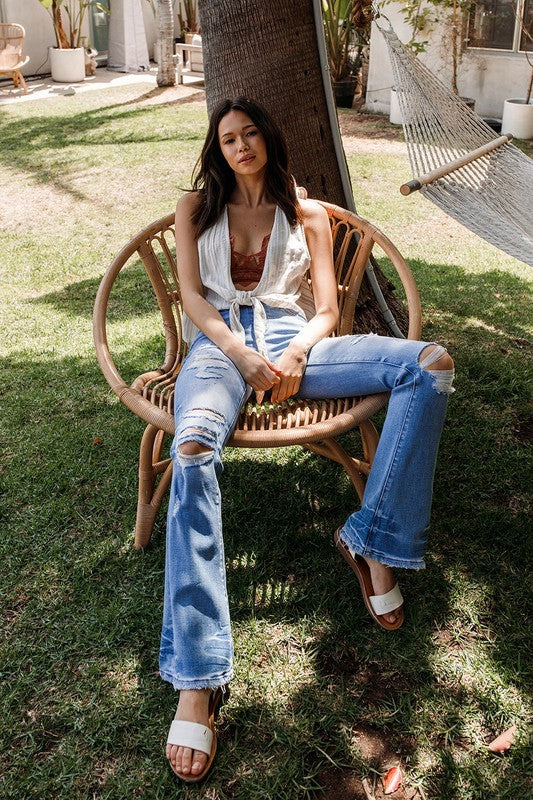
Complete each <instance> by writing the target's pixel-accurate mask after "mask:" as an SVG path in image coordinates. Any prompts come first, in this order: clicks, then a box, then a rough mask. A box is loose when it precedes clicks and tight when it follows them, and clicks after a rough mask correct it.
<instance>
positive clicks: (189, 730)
mask: <svg viewBox="0 0 533 800" xmlns="http://www.w3.org/2000/svg"><path fill="white" fill-rule="evenodd" d="M167 744H177V745H180V746H181V747H190V748H191V750H201V751H202V753H207V755H209V754H210V753H211V745H212V744H213V731H212V730H211V728H208V727H207V726H206V725H200V723H198V722H187V720H184V719H175V720H173V722H172V724H171V726H170V730H169V732H168V739H167Z"/></svg>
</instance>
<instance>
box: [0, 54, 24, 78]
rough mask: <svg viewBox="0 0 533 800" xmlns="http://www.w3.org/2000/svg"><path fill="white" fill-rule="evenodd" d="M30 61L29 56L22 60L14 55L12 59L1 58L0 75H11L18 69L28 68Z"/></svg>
mask: <svg viewBox="0 0 533 800" xmlns="http://www.w3.org/2000/svg"><path fill="white" fill-rule="evenodd" d="M29 60H30V57H29V56H26V58H22V59H21V58H20V56H19V55H17V54H13V55H12V57H11V58H2V57H1V56H0V73H2V74H3V73H6V74H7V73H10V72H13V71H14V70H16V69H22V67H24V66H26V64H27V63H28V61H29Z"/></svg>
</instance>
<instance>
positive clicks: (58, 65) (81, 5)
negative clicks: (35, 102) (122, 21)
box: [39, 0, 109, 83]
mask: <svg viewBox="0 0 533 800" xmlns="http://www.w3.org/2000/svg"><path fill="white" fill-rule="evenodd" d="M39 2H40V3H41V5H42V6H44V8H46V10H47V11H48V12H49V14H50V16H51V18H52V25H53V26H54V34H55V37H56V46H55V47H50V67H51V71H52V80H54V81H58V82H59V83H78V82H81V81H83V80H85V46H84V44H85V43H84V37H83V36H82V27H83V21H84V17H85V12H86V10H87V8H88V7H89V6H96V8H98V10H99V11H104V12H105V13H109V12H108V10H107V9H106V8H105V7H104V6H102V5H101V4H100V3H98V2H96V0H39Z"/></svg>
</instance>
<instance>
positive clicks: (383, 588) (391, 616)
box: [363, 556, 400, 624]
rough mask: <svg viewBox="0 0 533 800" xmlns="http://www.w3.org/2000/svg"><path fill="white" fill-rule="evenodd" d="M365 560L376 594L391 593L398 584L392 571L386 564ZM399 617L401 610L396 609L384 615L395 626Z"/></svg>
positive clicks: (371, 559) (369, 559)
mask: <svg viewBox="0 0 533 800" xmlns="http://www.w3.org/2000/svg"><path fill="white" fill-rule="evenodd" d="M363 558H364V559H365V561H366V563H367V564H368V566H369V567H370V577H371V579H372V587H373V589H374V594H387V592H390V590H391V589H393V588H394V585H395V583H396V579H395V577H394V573H393V571H392V569H391V568H390V567H388V566H387V565H386V564H381V563H380V562H379V561H374V559H373V558H367V556H363ZM399 617H400V609H399V608H395V609H394V611H390V612H389V613H388V614H383V618H384V619H386V620H387V622H390V623H391V624H394V623H395V622H396V621H397V620H398V618H399Z"/></svg>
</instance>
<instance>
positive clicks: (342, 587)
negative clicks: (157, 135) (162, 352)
mask: <svg viewBox="0 0 533 800" xmlns="http://www.w3.org/2000/svg"><path fill="white" fill-rule="evenodd" d="M450 271H451V270H450V268H449V267H443V266H437V267H436V269H435V272H436V274H441V273H442V274H443V275H444V273H445V274H446V275H447V276H448V278H447V279H448V281H449V272H450ZM140 274H141V270H140V269H138V270H137V271H136V270H133V272H132V273H131V277H130V278H128V279H127V280H126V284H125V286H126V289H125V292H124V294H123V295H122V294H121V295H120V296H119V298H118V299H117V304H118V305H117V306H116V307H115V309H114V311H113V313H115V312H116V313H117V317H119V316H120V314H121V313H123V314H125V315H126V316H128V315H131V316H135V315H136V314H140V315H143V314H145V313H147V309H148V304H147V302H146V301H145V299H144V298H143V299H142V300H138V299H136V292H137V291H138V283H137V280H138V279H139V280H140ZM458 276H459V277H458V281H460V285H461V287H464V288H463V289H461V291H458V292H456V293H455V298H452V299H451V300H450V298H449V296H448V295H445V291H444V283H442V285H440V284H439V281H436V283H435V288H434V296H435V297H436V298H437V300H436V305H441V306H443V307H444V310H445V311H446V312H447V313H450V315H451V314H453V316H454V318H455V320H454V330H453V331H451V335H452V337H453V338H455V340H456V348H455V352H454V357H456V361H457V363H458V365H459V376H458V380H457V388H458V391H457V394H456V395H454V397H453V398H452V401H451V406H450V416H449V421H448V425H447V426H446V429H445V433H444V437H443V441H442V446H441V454H440V461H439V468H438V475H437V481H436V491H435V501H434V511H433V530H432V537H431V540H430V551H429V558H428V569H427V570H426V571H425V572H419V573H412V574H409V575H408V574H407V573H401V581H402V585H403V587H404V593H405V596H406V599H407V621H406V626H405V628H404V629H403V630H402V631H400V632H398V633H397V634H393V635H391V634H389V633H387V632H384V631H381V630H379V629H378V628H376V627H375V626H374V625H373V624H372V623H371V621H370V620H369V618H368V615H367V614H366V611H365V609H364V607H363V604H362V602H361V598H360V594H359V590H358V586H357V582H356V579H355V577H354V576H353V574H352V573H351V572H350V571H349V570H348V569H347V567H346V565H345V564H344V562H343V561H342V559H340V558H339V556H338V553H337V551H336V550H335V549H334V547H333V545H332V541H331V536H332V532H333V530H335V528H336V527H337V525H338V524H339V522H341V521H342V520H343V519H344V518H345V517H346V516H347V515H348V514H349V513H350V512H351V511H352V510H353V509H354V505H355V495H354V492H353V490H352V488H351V485H350V484H349V482H348V480H347V479H346V478H345V476H343V474H342V472H341V470H340V469H339V468H338V467H337V466H336V465H334V464H332V463H330V462H327V461H325V460H323V459H320V458H319V457H317V456H315V455H312V454H310V453H309V452H307V451H302V450H299V449H296V448H294V449H291V450H290V451H282V452H281V453H280V452H278V451H269V452H267V453H262V452H254V453H251V452H249V451H228V453H227V456H226V470H225V472H224V475H223V476H222V494H223V497H224V498H225V506H224V526H225V547H226V560H227V565H228V588H229V594H230V598H231V606H232V618H233V620H234V626H235V628H236V630H237V631H239V637H238V638H237V641H236V644H237V668H238V679H237V681H235V685H236V686H235V690H234V694H233V700H232V701H231V702H230V703H229V704H228V706H227V708H226V710H225V712H224V715H223V717H222V723H221V748H220V753H219V756H218V758H217V767H216V770H215V772H214V773H213V776H212V778H210V779H209V781H208V783H207V784H206V787H207V788H205V789H202V790H200V791H201V794H198V793H193V791H192V790H182V791H180V795H179V796H182V797H189V796H190V797H193V796H195V797H198V796H202V797H206V798H207V797H209V796H210V795H209V794H208V792H209V791H210V790H213V789H216V791H217V796H218V797H220V798H226V797H227V798H247V799H248V798H255V797H258V798H259V797H266V796H276V797H279V798H287V797H293V798H303V797H322V798H328V800H329V798H333V797H335V798H336V800H344V798H343V797H342V795H341V794H339V790H338V787H339V786H345V787H346V795H345V796H346V798H347V797H354V796H355V797H357V796H358V795H357V794H356V792H360V789H361V786H360V782H359V779H360V777H361V776H362V775H364V774H367V775H369V776H370V778H372V776H373V775H374V773H373V772H372V769H374V770H376V771H378V772H381V771H383V770H384V768H385V767H386V766H388V765H389V763H390V761H391V760H398V759H399V758H401V759H402V763H404V764H407V765H408V767H409V769H410V770H411V771H412V772H414V773H416V772H418V773H419V774H422V775H425V776H426V777H425V787H426V792H428V791H430V792H431V793H430V794H426V797H428V798H432V799H433V798H443V800H444V798H446V800H455V798H457V800H463V798H464V797H470V798H481V797H482V796H483V794H484V793H486V791H487V790H490V793H491V797H494V798H498V797H502V798H503V797H507V796H509V792H511V793H513V792H514V796H521V792H522V793H523V792H524V788H525V787H524V781H525V777H524V776H525V771H524V760H525V750H524V748H523V747H522V745H521V744H519V745H518V746H517V747H515V748H513V749H512V751H511V752H510V754H509V757H508V758H507V759H506V760H505V761H503V760H502V761H498V762H496V761H495V760H494V759H493V758H492V757H489V756H488V755H487V754H486V753H484V751H480V748H479V746H476V745H475V743H473V740H472V731H473V730H479V728H480V727H481V728H482V729H483V730H484V731H485V730H486V741H489V740H490V738H492V735H493V734H495V733H497V732H498V731H499V729H500V728H504V727H507V726H508V725H510V724H511V723H512V722H513V721H515V720H514V719H512V718H509V717H508V715H509V713H510V711H509V709H510V708H515V709H516V714H517V716H519V715H520V709H519V707H518V706H517V705H516V703H515V704H514V706H513V700H512V695H513V693H514V694H517V693H518V694H520V693H521V692H522V691H524V692H525V691H526V690H527V685H528V680H527V674H526V666H525V665H526V664H527V658H526V656H527V647H528V638H527V629H528V626H527V623H528V617H527V615H526V610H525V609H524V605H523V597H524V596H525V593H526V592H527V588H528V587H527V580H526V577H525V571H524V564H523V558H524V556H523V542H524V540H525V536H526V532H527V525H528V518H527V514H526V509H525V507H524V497H525V494H526V489H525V484H524V483H523V476H524V474H525V470H526V463H527V462H526V448H525V447H524V443H523V441H522V440H521V438H520V437H519V436H517V435H516V430H517V429H516V423H517V420H518V419H520V420H523V419H525V410H524V408H523V398H524V396H525V394H526V389H527V385H526V376H525V375H524V374H523V371H522V370H521V369H520V364H521V359H522V358H523V352H522V351H521V349H520V348H521V347H522V345H520V348H519V347H517V346H516V347H515V345H514V344H513V339H514V337H517V336H520V335H521V331H522V327H521V323H520V322H519V321H517V319H516V318H515V317H514V314H516V313H517V312H518V309H519V307H520V306H517V304H516V303H517V301H518V300H519V301H520V303H521V302H522V296H523V294H524V282H521V281H519V280H518V279H517V278H515V277H514V276H508V275H502V274H501V273H497V274H493V273H489V274H488V276H487V275H482V276H478V277H476V279H475V280H474V279H473V278H472V276H466V275H462V274H461V273H460V272H458ZM128 280H129V281H130V282H129V283H128ZM442 280H443V281H444V277H443V278H442ZM96 286H97V281H95V282H91V281H84V282H80V283H78V284H74V285H72V286H70V287H67V289H66V290H65V291H62V292H56V293H52V294H49V295H46V296H44V297H41V298H39V300H38V301H33V302H36V304H37V305H38V304H39V303H43V302H45V303H47V304H51V305H53V306H54V307H56V308H58V309H60V310H61V311H62V312H63V313H65V312H66V313H70V314H72V315H77V314H80V313H81V314H89V313H90V309H91V307H92V296H91V295H92V294H93V290H94V292H95V291H96ZM502 292H506V293H507V294H508V297H507V298H506V302H507V303H508V304H509V305H512V306H513V309H512V313H511V309H510V308H509V307H507V308H503V309H502V308H501V307H500V306H501V300H502V298H501V293H502ZM496 293H498V294H500V296H499V297H497V296H496ZM469 294H470V297H469ZM472 296H473V297H474V298H475V302H476V306H477V307H478V309H477V310H476V312H475V313H472V311H471V308H470V307H471V305H472V302H473V300H472ZM145 302H146V305H145ZM524 303H525V299H524ZM472 316H475V317H476V318H478V319H480V320H482V321H483V322H484V323H485V325H486V326H493V327H498V330H499V331H500V332H501V334H502V335H503V336H504V337H505V339H502V341H503V342H504V346H503V348H502V346H501V342H500V341H498V344H497V345H496V346H495V343H494V332H493V331H492V330H489V328H488V327H483V326H482V327H472V324H471V317H472ZM474 332H475V336H474V335H473V333H474ZM141 350H142V348H141ZM123 357H124V361H125V363H126V366H127V368H128V369H130V370H133V369H134V368H135V366H136V365H137V363H138V361H139V351H138V348H136V349H132V350H130V351H126V352H125V353H124V354H123ZM2 366H3V375H4V381H3V390H2V392H3V396H2V404H3V419H2V427H3V435H2V438H3V440H4V442H5V445H6V447H5V450H4V453H3V456H2V465H3V466H2V471H3V475H2V478H3V483H4V487H5V497H6V501H5V503H4V515H5V519H6V520H9V526H6V535H5V536H4V538H3V539H2V541H1V543H0V549H1V551H2V558H3V564H4V568H5V569H4V571H3V577H2V579H1V580H2V583H3V587H2V592H1V594H2V596H3V598H4V603H5V617H4V620H5V623H6V624H5V635H6V656H7V657H5V664H6V666H5V668H4V670H3V677H2V680H5V681H6V682H7V683H8V685H9V687H10V691H9V694H8V695H6V696H5V697H4V708H5V710H6V721H7V722H6V725H5V726H4V729H3V732H2V734H1V736H2V737H4V738H5V736H6V733H7V732H9V734H8V735H9V736H10V737H12V736H14V737H16V739H17V752H16V753H15V754H14V755H13V757H12V758H11V759H10V761H9V763H8V764H6V765H5V770H4V772H5V773H6V775H7V784H6V785H7V787H8V790H9V789H10V788H11V789H12V790H13V792H14V793H12V796H16V795H17V793H18V795H19V796H29V797H30V796H35V797H37V796H40V797H45V796H47V794H48V796H54V797H56V796H57V797H64V798H66V797H69V798H75V797H76V798H77V797H80V798H81V797H85V796H89V794H90V793H89V789H91V792H92V793H93V794H94V795H95V796H99V795H101V796H103V797H113V798H114V800H115V798H116V799H117V800H118V798H122V797H130V796H145V797H154V798H155V797H164V796H168V792H169V791H171V790H172V789H171V787H173V785H174V784H173V780H172V777H171V776H170V774H168V772H167V770H166V766H165V764H164V759H163V757H162V747H163V742H164V736H165V734H166V729H167V727H168V721H169V716H170V709H171V708H172V705H173V702H175V697H174V693H173V691H172V689H171V688H170V687H169V686H168V685H166V684H162V683H161V681H160V680H159V679H158V677H157V675H156V674H155V673H156V669H157V649H158V632H159V627H160V616H161V602H162V591H163V566H164V546H163V532H164V514H161V515H160V517H159V520H158V522H157V526H156V534H155V537H154V541H153V544H152V545H151V546H150V548H149V549H148V551H147V552H145V553H142V554H137V553H135V552H134V551H133V550H132V545H131V532H132V528H133V524H134V516H135V494H136V471H137V467H136V459H137V453H138V443H139V439H140V434H141V431H142V423H140V422H138V421H136V420H133V419H132V417H131V416H130V415H129V413H128V412H126V411H125V410H124V409H122V408H119V407H118V405H119V404H118V401H116V399H115V398H114V397H113V396H112V395H111V394H110V392H109V391H106V388H105V385H104V383H103V379H102V377H101V374H100V372H99V369H98V367H97V365H96V363H95V361H93V360H92V359H82V358H67V359H56V358H54V357H53V356H51V355H49V354H44V355H42V356H40V357H39V358H38V359H37V358H36V359H34V360H32V359H31V358H30V357H29V354H28V353H20V355H19V356H13V357H11V358H10V359H4V360H3V362H2ZM349 439H350V437H346V441H348V440H349ZM97 440H100V441H97ZM258 498H259V499H260V501H259V502H258ZM265 509H268V511H265ZM36 621H38V624H36ZM254 626H256V628H257V630H258V636H259V634H260V636H261V637H262V638H261V639H260V641H261V645H260V656H261V659H260V661H259V662H255V661H254V660H253V659H252V660H251V661H249V662H248V661H247V648H249V647H251V642H252V641H253V638H254V634H253V632H252V633H251V632H250V631H253V630H254V629H255V628H254ZM465 653H471V654H472V657H473V658H474V659H478V664H479V666H478V668H477V670H476V669H473V670H470V671H469V672H467V674H466V675H465V676H462V675H461V670H462V669H464V668H465V662H464V660H463V656H464V654H465ZM300 657H302V658H303V657H305V658H304V662H305V663H306V664H309V665H310V666H309V668H308V669H306V672H305V675H304V676H303V677H302V678H301V680H298V679H294V676H293V675H292V677H291V678H290V681H294V683H293V684H292V685H291V683H290V681H289V685H288V686H287V685H286V684H284V683H283V680H282V678H281V677H280V676H279V675H277V674H276V670H277V668H278V665H279V664H284V663H287V664H291V663H295V664H298V658H300ZM294 659H295V661H293V660H294ZM443 659H444V661H443ZM270 671H271V672H272V674H273V675H274V674H275V675H276V678H275V679H271V680H270V681H269V678H268V676H269V672H270ZM293 672H296V673H298V668H297V667H294V669H293ZM256 680H257V685H256ZM273 687H274V688H273ZM507 694H509V695H510V696H511V699H509V701H508V702H507V703H506V709H507V710H506V711H504V712H502V710H501V706H502V697H504V696H506V695H507ZM80 737H81V738H80ZM80 741H82V742H83V745H82V746H80ZM354 743H355V745H356V752H358V753H360V758H359V760H357V758H356V759H355V760H354V756H353V752H354V750H353V746H354ZM0 750H1V752H3V753H4V754H5V753H7V752H8V750H9V748H8V745H7V743H6V742H4V743H3V745H2V747H1V748H0ZM4 759H5V756H4ZM332 762H333V763H332ZM428 763H430V764H431V765H432V766H431V771H430V772H429V773H428V766H427V765H428ZM28 764H32V765H33V766H32V769H29V768H28ZM465 785H467V786H469V787H470V788H469V792H470V794H468V795H465V794H464V793H462V792H463V790H464V786H465ZM332 786H336V787H337V788H336V791H337V794H333V793H332V791H333V789H330V788H328V787H332ZM321 787H322V788H321ZM428 787H429V788H428ZM476 787H477V788H476ZM412 788H413V787H410V793H409V794H408V793H405V798H407V797H410V798H411V797H413V795H412V792H411V789H412ZM478 789H479V791H478ZM352 790H353V791H352ZM139 791H141V794H140V795H139V794H138V792H139ZM349 791H352V794H351V795H350V794H349ZM476 792H477V793H476ZM269 793H270V795H269ZM91 796H92V795H91ZM397 796H398V797H400V795H397ZM419 796H420V797H422V795H419ZM414 797H415V798H416V797H417V795H416V794H415V795H414Z"/></svg>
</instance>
